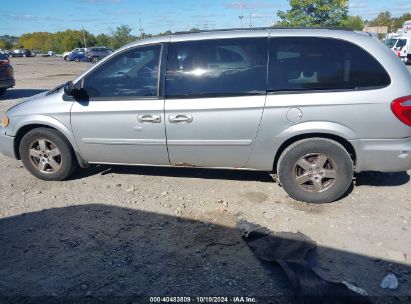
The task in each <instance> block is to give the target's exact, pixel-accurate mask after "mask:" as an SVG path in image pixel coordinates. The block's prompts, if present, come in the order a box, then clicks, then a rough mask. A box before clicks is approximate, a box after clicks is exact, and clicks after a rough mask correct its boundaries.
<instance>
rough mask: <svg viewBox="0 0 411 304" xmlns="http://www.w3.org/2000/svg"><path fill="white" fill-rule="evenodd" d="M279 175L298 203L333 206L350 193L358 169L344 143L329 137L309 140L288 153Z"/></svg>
mask: <svg viewBox="0 0 411 304" xmlns="http://www.w3.org/2000/svg"><path fill="white" fill-rule="evenodd" d="M277 174H278V178H279V181H280V184H281V185H282V186H283V188H284V190H285V191H286V192H287V193H288V194H289V195H290V196H291V197H292V198H294V199H295V200H298V201H302V202H307V203H330V202H333V201H335V200H337V199H339V198H340V197H341V196H342V195H344V194H345V192H346V191H347V190H348V188H349V187H350V185H351V183H352V177H353V174H354V170H353V163H352V160H351V157H350V155H349V154H348V152H347V150H346V149H345V148H344V147H343V146H342V145H341V144H339V143H337V142H335V141H333V140H330V139H326V138H308V139H303V140H300V141H297V142H295V143H294V144H292V145H290V146H289V147H288V148H287V149H285V150H284V152H283V153H282V154H281V156H280V158H279V160H278V165H277Z"/></svg>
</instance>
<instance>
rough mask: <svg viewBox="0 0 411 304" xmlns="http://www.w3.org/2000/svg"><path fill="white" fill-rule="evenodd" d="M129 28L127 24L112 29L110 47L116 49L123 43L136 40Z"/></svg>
mask: <svg viewBox="0 0 411 304" xmlns="http://www.w3.org/2000/svg"><path fill="white" fill-rule="evenodd" d="M130 33H131V28H130V27H129V26H128V25H124V24H123V25H120V26H118V27H117V28H116V29H115V30H114V31H113V30H112V31H111V34H112V36H113V40H112V45H111V46H112V47H113V48H115V49H118V48H120V47H122V46H123V45H125V44H127V43H130V42H132V41H134V40H136V38H135V37H133V36H132V35H131V34H130Z"/></svg>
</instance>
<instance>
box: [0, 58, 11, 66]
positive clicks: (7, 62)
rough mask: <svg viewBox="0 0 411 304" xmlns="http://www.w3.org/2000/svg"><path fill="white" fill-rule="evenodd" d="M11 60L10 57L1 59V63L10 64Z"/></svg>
mask: <svg viewBox="0 0 411 304" xmlns="http://www.w3.org/2000/svg"><path fill="white" fill-rule="evenodd" d="M9 63H10V61H9V60H8V59H4V60H0V65H3V64H9Z"/></svg>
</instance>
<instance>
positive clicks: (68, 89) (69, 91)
mask: <svg viewBox="0 0 411 304" xmlns="http://www.w3.org/2000/svg"><path fill="white" fill-rule="evenodd" d="M75 91H76V89H75V88H74V83H73V82H72V81H67V82H66V84H65V85H64V94H66V95H67V96H74V92H75Z"/></svg>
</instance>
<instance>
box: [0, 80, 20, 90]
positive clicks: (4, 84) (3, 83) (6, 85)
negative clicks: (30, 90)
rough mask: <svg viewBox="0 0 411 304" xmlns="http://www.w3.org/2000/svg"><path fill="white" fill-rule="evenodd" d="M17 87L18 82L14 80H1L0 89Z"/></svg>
mask: <svg viewBox="0 0 411 304" xmlns="http://www.w3.org/2000/svg"><path fill="white" fill-rule="evenodd" d="M15 85H16V81H15V80H14V79H12V78H11V79H3V80H0V89H8V88H11V87H14V86H15Z"/></svg>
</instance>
